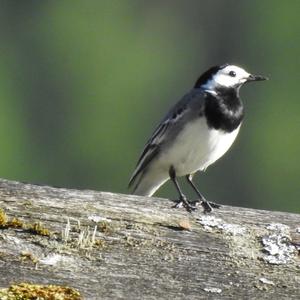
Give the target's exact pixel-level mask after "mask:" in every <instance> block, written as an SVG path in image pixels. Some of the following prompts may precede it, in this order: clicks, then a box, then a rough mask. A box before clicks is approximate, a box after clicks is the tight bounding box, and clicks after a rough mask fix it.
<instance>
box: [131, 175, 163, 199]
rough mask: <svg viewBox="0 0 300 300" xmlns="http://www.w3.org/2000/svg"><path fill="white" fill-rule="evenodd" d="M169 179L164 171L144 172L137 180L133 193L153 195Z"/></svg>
mask: <svg viewBox="0 0 300 300" xmlns="http://www.w3.org/2000/svg"><path fill="white" fill-rule="evenodd" d="M168 179H169V176H168V174H164V173H162V172H153V171H152V172H147V171H146V172H142V173H141V174H140V175H139V176H138V177H137V178H136V180H135V185H134V188H133V194H134V195H140V196H149V197H151V196H152V195H153V194H154V193H155V192H156V191H157V190H158V189H159V188H160V187H161V186H162V185H163V184H164V183H165V182H166V181H167V180H168ZM133 184H134V183H133Z"/></svg>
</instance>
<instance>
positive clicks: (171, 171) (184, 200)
mask: <svg viewBox="0 0 300 300" xmlns="http://www.w3.org/2000/svg"><path fill="white" fill-rule="evenodd" d="M169 176H170V178H171V180H172V182H173V183H174V185H175V187H176V190H177V192H178V194H179V202H178V203H177V204H176V205H175V207H176V208H177V207H180V205H182V204H183V206H184V207H185V209H186V210H187V211H188V212H192V211H193V210H195V209H196V208H195V207H194V206H193V205H191V204H190V203H189V201H188V200H187V198H186V196H185V195H184V194H183V192H182V190H181V188H180V186H179V184H178V181H177V179H176V172H175V169H174V167H173V166H171V167H170V169H169Z"/></svg>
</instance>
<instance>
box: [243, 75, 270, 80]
mask: <svg viewBox="0 0 300 300" xmlns="http://www.w3.org/2000/svg"><path fill="white" fill-rule="evenodd" d="M262 80H269V78H268V77H264V76H261V75H252V74H250V75H249V77H248V78H247V82H250V81H262Z"/></svg>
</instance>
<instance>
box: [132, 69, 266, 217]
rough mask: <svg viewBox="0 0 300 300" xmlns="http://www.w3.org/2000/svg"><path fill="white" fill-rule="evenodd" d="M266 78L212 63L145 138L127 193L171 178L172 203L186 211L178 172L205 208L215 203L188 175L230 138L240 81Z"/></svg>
mask: <svg viewBox="0 0 300 300" xmlns="http://www.w3.org/2000/svg"><path fill="white" fill-rule="evenodd" d="M267 79H268V78H267V77H264V76H262V75H253V74H250V73H248V72H247V71H246V70H244V69H243V68H241V67H239V66H236V65H230V64H223V65H217V66H213V67H211V68H209V69H208V70H207V71H205V72H204V73H203V74H202V75H200V77H199V78H198V79H197V81H196V83H195V84H194V86H193V88H192V89H191V90H190V91H189V92H187V93H186V94H185V95H184V96H183V97H182V98H181V99H180V100H179V101H178V102H177V103H176V104H175V105H174V106H173V107H172V108H171V109H170V110H169V112H168V113H167V114H166V115H165V117H164V118H163V119H162V121H161V122H160V123H159V125H158V126H157V127H156V129H155V130H154V132H153V134H152V136H151V137H150V139H149V140H148V141H147V143H146V145H145V147H144V149H143V151H142V153H141V155H140V158H139V160H138V162H137V165H136V168H135V170H134V172H133V174H132V176H131V178H130V181H129V188H132V193H133V194H135V195H141V196H149V197H151V196H152V195H153V194H154V193H155V192H156V191H157V190H158V189H159V188H160V187H161V186H162V185H163V184H164V183H165V182H167V181H168V180H171V181H172V182H173V184H174V186H175V188H176V190H177V192H178V195H179V199H178V201H177V204H176V205H175V207H181V206H184V207H185V208H186V210H187V211H189V212H192V211H194V210H195V209H196V204H195V203H194V202H191V201H189V200H188V199H187V197H186V196H185V194H184V193H183V191H182V189H181V187H180V186H179V183H178V180H177V178H178V177H183V176H184V177H185V178H186V180H187V182H188V184H189V185H190V186H191V188H192V189H193V190H194V192H195V193H196V195H197V197H199V199H197V202H198V203H200V204H201V205H202V207H203V210H204V212H205V213H209V212H211V211H212V210H213V208H219V207H220V205H219V204H216V203H214V202H209V201H207V200H206V198H204V196H203V195H202V193H201V192H200V191H199V189H198V188H197V187H196V185H195V184H194V182H193V176H194V175H195V174H196V173H197V172H200V171H205V170H206V169H207V167H208V166H210V165H211V164H213V163H214V162H216V161H217V160H218V159H219V158H220V157H222V156H223V155H224V154H225V152H227V150H228V149H229V148H230V147H231V145H232V144H233V142H234V140H235V139H236V137H237V135H238V133H239V130H240V127H241V124H242V122H243V118H244V105H243V102H242V101H241V98H240V88H241V86H243V85H244V84H245V83H249V82H255V81H262V80H267Z"/></svg>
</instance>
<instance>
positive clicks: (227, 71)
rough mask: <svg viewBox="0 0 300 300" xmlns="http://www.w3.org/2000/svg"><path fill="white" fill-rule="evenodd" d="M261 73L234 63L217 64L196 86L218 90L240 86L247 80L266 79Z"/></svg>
mask: <svg viewBox="0 0 300 300" xmlns="http://www.w3.org/2000/svg"><path fill="white" fill-rule="evenodd" d="M266 79H267V78H266V77H264V76H261V75H253V74H250V73H248V72H247V71H245V70H244V69H242V68H240V67H238V66H234V65H228V64H227V65H222V66H215V67H212V68H210V69H209V70H207V71H206V72H205V73H203V74H202V75H201V76H200V77H199V79H198V80H197V82H196V84H195V88H200V87H201V88H204V89H207V90H212V91H214V90H217V89H222V88H223V89H224V88H225V89H226V88H235V89H238V88H240V87H241V86H242V85H243V84H244V83H246V82H253V81H260V80H266Z"/></svg>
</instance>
